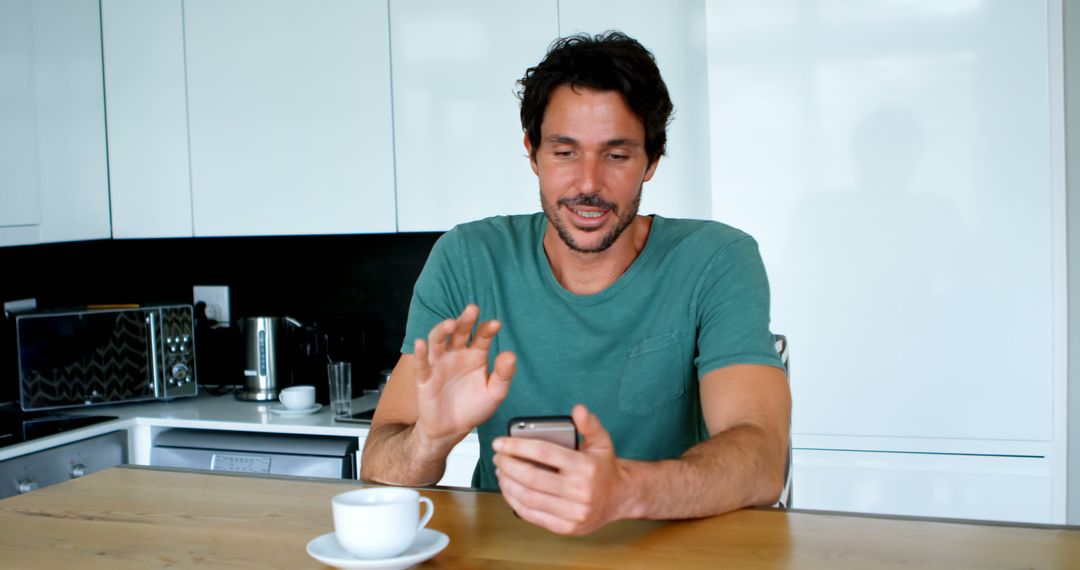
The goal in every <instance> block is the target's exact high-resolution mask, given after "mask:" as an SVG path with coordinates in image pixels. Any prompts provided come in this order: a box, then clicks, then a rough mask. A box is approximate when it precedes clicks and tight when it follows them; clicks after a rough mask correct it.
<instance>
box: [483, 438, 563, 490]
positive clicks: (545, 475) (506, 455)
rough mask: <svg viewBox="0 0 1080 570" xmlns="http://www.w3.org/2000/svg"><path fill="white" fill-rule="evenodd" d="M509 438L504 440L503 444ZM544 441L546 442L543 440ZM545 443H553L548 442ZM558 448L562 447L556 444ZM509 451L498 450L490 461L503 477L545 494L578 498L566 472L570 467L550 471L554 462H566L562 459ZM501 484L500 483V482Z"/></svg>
mask: <svg viewBox="0 0 1080 570" xmlns="http://www.w3.org/2000/svg"><path fill="white" fill-rule="evenodd" d="M507 441H509V440H504V441H503V444H505V443H506V442H507ZM545 443H546V442H545ZM547 445H555V444H551V443H548V444H547ZM507 447H508V446H505V445H504V446H503V447H502V449H503V450H506V449H507ZM556 447H557V448H558V449H559V450H561V449H563V448H561V447H558V446H556ZM512 453H513V452H511V451H500V452H499V453H496V454H495V456H494V457H492V462H493V463H494V464H495V467H496V469H498V471H499V472H500V473H502V474H503V476H504V477H509V478H510V479H513V480H514V481H516V482H517V483H519V484H520V485H522V486H523V487H525V488H528V489H531V490H534V491H537V492H540V493H544V494H547V495H553V496H559V497H570V498H574V499H579V498H581V497H579V496H578V491H579V489H577V488H574V487H573V486H571V484H570V481H569V479H568V478H567V477H566V474H567V473H569V472H571V471H572V469H567V470H566V472H565V473H564V472H561V471H552V470H551V468H549V467H547V466H551V467H555V464H556V463H561V464H564V465H565V464H566V462H565V461H563V460H553V459H551V458H550V456H548V457H545V458H543V459H541V458H536V459H532V458H531V457H530V458H524V456H516V455H513V454H512ZM500 485H501V483H500Z"/></svg>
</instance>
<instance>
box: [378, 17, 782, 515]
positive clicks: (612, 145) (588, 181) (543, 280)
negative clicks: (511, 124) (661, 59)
mask: <svg viewBox="0 0 1080 570" xmlns="http://www.w3.org/2000/svg"><path fill="white" fill-rule="evenodd" d="M519 83H520V85H521V92H520V98H521V120H522V127H523V129H524V130H525V141H524V143H525V149H526V151H527V152H528V155H529V159H530V163H531V166H532V169H533V172H535V173H536V175H537V177H538V178H539V181H540V202H541V206H542V208H543V214H534V215H529V216H502V217H495V218H489V219H486V220H481V221H479V222H473V223H469V224H464V225H461V226H458V227H456V228H454V229H453V230H451V231H450V232H448V233H446V234H445V235H443V236H442V237H441V238H440V239H439V241H438V242H437V243H436V245H435V247H434V248H433V250H432V252H431V255H430V257H429V258H428V262H427V264H426V266H425V267H424V270H423V272H422V273H421V275H420V278H419V279H418V280H417V283H416V287H415V290H414V293H413V300H412V305H411V307H410V310H409V322H408V327H407V333H406V340H405V343H404V345H403V347H402V356H401V359H400V360H399V362H398V364H397V366H396V367H395V368H394V372H393V374H392V376H391V378H390V381H389V382H388V384H387V386H386V388H385V390H384V393H383V396H382V399H381V401H380V402H379V408H378V410H377V411H376V413H375V416H374V419H373V421H372V426H371V431H370V433H369V434H368V438H367V443H366V445H365V448H364V456H363V462H362V472H361V477H362V478H363V479H365V480H371V481H377V482H382V483H388V484H401V485H427V484H433V483H435V482H437V481H438V480H439V479H440V478H441V476H442V474H443V470H444V468H445V462H446V456H447V454H448V453H449V451H450V450H451V448H452V447H453V446H454V445H455V444H457V443H458V442H460V441H461V440H462V439H463V438H464V437H465V436H466V434H467V433H468V432H469V431H470V430H472V429H473V428H477V429H478V433H479V436H480V446H481V458H480V461H479V463H478V465H477V468H476V472H475V474H474V478H473V486H474V487H479V488H484V489H495V488H499V489H500V490H501V492H502V494H503V496H504V498H505V500H506V502H507V503H508V504H509V505H510V506H511V507H513V509H514V510H515V511H516V512H517V513H518V515H519V516H520V517H521V518H523V519H525V520H528V521H530V522H532V523H535V524H537V525H540V526H542V527H544V528H547V529H550V530H551V531H554V532H558V533H564V534H585V533H589V532H592V531H594V530H596V529H598V528H600V527H602V526H603V525H605V524H607V523H609V522H611V521H615V520H619V519H627V518H649V519H671V518H690V517H700V516H708V515H715V514H720V513H723V512H727V511H730V510H733V509H738V508H742V507H745V506H749V505H767V504H772V503H773V502H775V501H776V499H777V497H778V495H779V494H780V492H781V491H782V487H783V484H784V481H783V471H784V465H785V461H786V458H787V437H788V425H789V424H788V422H789V417H790V406H791V404H790V393H789V391H788V385H787V380H786V378H785V375H784V372H783V368H782V364H781V362H780V360H779V358H778V356H777V354H776V351H775V349H774V348H773V339H772V335H771V334H770V333H769V330H768V320H769V300H768V283H767V280H766V277H765V272H764V268H763V266H762V263H761V259H760V256H759V254H758V252H757V246H756V244H755V242H754V241H753V239H751V238H750V237H749V236H747V235H746V234H744V233H742V232H740V231H738V230H735V229H733V228H731V227H728V226H725V225H723V224H720V223H717V222H706V221H696V220H673V219H666V218H662V217H660V216H640V215H638V213H637V210H638V204H639V203H640V199H641V191H642V186H643V184H644V183H645V182H647V181H648V180H649V179H650V178H652V176H653V173H654V172H655V171H656V168H657V165H658V163H659V160H660V156H661V155H662V154H663V152H664V145H665V141H666V134H665V129H666V126H667V123H668V120H669V117H670V114H671V110H672V105H671V101H670V99H669V97H668V94H667V88H666V87H665V86H664V83H663V81H662V79H661V78H660V73H659V70H658V69H657V68H656V65H655V62H654V61H653V58H652V55H651V54H650V53H649V52H648V51H647V50H645V48H643V47H642V46H641V45H640V44H639V43H638V42H636V41H635V40H633V39H630V38H628V37H626V36H624V35H622V34H620V33H617V32H609V33H608V34H605V35H601V36H596V37H589V36H575V37H571V38H565V39H562V40H559V41H558V42H556V43H555V44H553V45H552V47H551V49H549V51H548V54H547V56H546V57H545V59H544V61H542V62H541V63H540V64H539V65H538V66H536V67H534V68H531V69H529V70H528V71H527V72H526V75H525V77H524V78H523V79H521V81H520V82H519ZM477 323H479V324H477ZM474 329H475V330H474ZM413 339H415V343H414V341H413ZM494 354H497V356H494V357H492V355H494ZM571 410H572V417H573V420H574V423H575V425H576V426H577V429H578V432H579V433H580V435H581V443H580V449H579V450H571V449H567V448H563V447H559V446H558V445H555V444H553V443H549V442H545V441H539V440H533V439H523V438H510V437H500V436H502V435H504V434H505V433H506V429H507V423H508V420H509V419H510V418H512V417H515V416H539V415H566V414H567V412H568V411H571Z"/></svg>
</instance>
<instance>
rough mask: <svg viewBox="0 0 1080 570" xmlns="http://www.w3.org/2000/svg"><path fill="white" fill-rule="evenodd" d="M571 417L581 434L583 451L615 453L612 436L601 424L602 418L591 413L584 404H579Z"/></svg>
mask: <svg viewBox="0 0 1080 570" xmlns="http://www.w3.org/2000/svg"><path fill="white" fill-rule="evenodd" d="M570 415H571V417H572V418H573V419H574V425H575V426H577V430H578V433H579V434H581V450H582V451H602V452H610V453H612V454H614V453H615V445H614V444H613V443H612V442H611V435H610V434H608V432H607V430H606V429H604V426H603V424H601V423H600V418H598V417H596V414H594V413H592V412H590V411H589V409H588V408H586V407H585V406H584V405H583V404H578V405H576V406H574V410H573V411H572V412H571V413H570Z"/></svg>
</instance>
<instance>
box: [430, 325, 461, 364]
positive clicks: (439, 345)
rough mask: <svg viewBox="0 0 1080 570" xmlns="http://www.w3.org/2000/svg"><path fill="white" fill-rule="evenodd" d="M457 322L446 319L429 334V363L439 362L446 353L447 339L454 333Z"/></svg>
mask: <svg viewBox="0 0 1080 570" xmlns="http://www.w3.org/2000/svg"><path fill="white" fill-rule="evenodd" d="M455 326H456V321H455V320H454V319H446V320H445V321H443V322H441V323H439V324H437V325H435V326H434V327H433V328H432V329H431V332H429V333H428V354H429V357H428V362H434V361H436V360H438V359H439V358H440V357H441V356H442V355H443V353H444V352H446V339H448V338H449V337H450V335H451V334H452V333H453V332H454V328H455Z"/></svg>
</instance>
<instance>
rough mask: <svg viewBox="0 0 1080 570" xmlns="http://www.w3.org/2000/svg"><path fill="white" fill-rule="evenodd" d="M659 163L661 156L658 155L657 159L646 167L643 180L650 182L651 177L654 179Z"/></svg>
mask: <svg viewBox="0 0 1080 570" xmlns="http://www.w3.org/2000/svg"><path fill="white" fill-rule="evenodd" d="M658 164H660V158H659V157H657V159H656V160H654V161H653V163H652V164H650V165H649V167H648V168H646V169H645V178H644V179H643V180H642V182H648V181H649V180H650V179H652V177H653V174H656V165H658Z"/></svg>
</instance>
